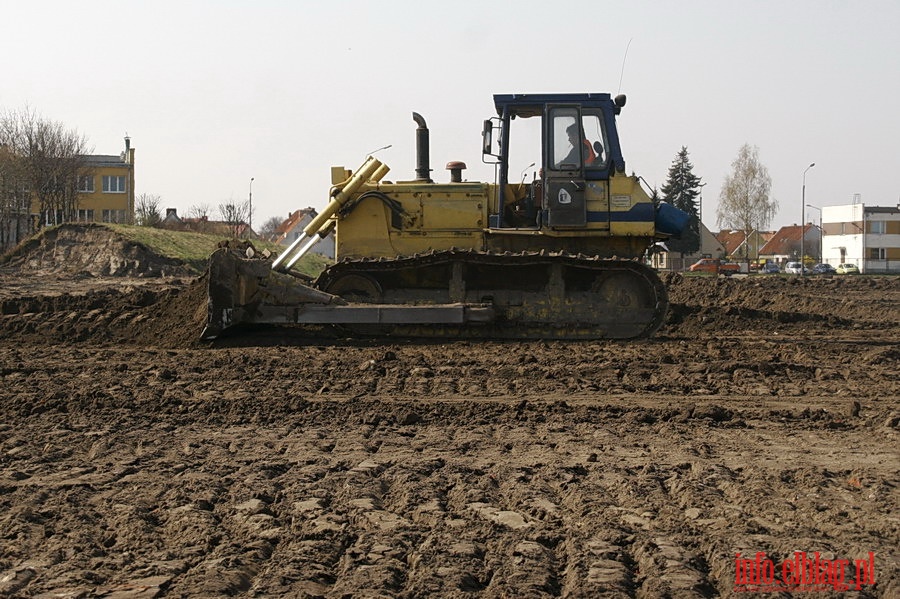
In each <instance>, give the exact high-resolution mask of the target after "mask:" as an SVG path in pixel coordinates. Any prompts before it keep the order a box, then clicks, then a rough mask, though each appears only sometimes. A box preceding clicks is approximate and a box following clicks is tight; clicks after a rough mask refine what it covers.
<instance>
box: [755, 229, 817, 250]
mask: <svg viewBox="0 0 900 599" xmlns="http://www.w3.org/2000/svg"><path fill="white" fill-rule="evenodd" d="M810 227H812V225H806V227H801V226H800V225H789V226H787V227H781V228H780V229H778V231H777V232H776V233H775V234H774V235H773V236H772V238H771V239H769V240H768V241H767V242H766V244H765V245H764V246H762V247H761V248H759V253H760V254H762V255H765V256H781V255H786V254H790V253H791V251H792V250H793V249H794V248H796V247H797V246H798V245H799V244H800V236H801V234H802V231H803V230H804V229H809V228H810Z"/></svg>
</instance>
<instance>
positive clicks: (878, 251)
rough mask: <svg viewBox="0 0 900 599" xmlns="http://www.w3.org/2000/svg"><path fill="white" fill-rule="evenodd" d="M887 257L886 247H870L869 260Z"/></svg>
mask: <svg viewBox="0 0 900 599" xmlns="http://www.w3.org/2000/svg"><path fill="white" fill-rule="evenodd" d="M885 257H886V254H885V251H884V248H869V260H884V259H885Z"/></svg>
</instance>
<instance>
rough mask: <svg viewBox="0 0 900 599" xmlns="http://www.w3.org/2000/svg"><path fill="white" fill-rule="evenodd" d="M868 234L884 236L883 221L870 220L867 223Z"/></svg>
mask: <svg viewBox="0 0 900 599" xmlns="http://www.w3.org/2000/svg"><path fill="white" fill-rule="evenodd" d="M869 233H872V234H874V235H884V221H883V220H870V221H869Z"/></svg>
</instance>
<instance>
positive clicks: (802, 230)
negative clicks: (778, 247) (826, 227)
mask: <svg viewBox="0 0 900 599" xmlns="http://www.w3.org/2000/svg"><path fill="white" fill-rule="evenodd" d="M814 166H816V163H815V162H813V163H812V164H810V165H809V166H808V167H806V170H805V171H803V190H802V191H801V193H800V276H801V277H802V276H803V238H804V237H806V171H808V170H809V169H811V168H812V167H814Z"/></svg>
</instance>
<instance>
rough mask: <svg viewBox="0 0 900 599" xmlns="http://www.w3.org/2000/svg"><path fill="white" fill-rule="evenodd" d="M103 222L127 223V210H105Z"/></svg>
mask: <svg viewBox="0 0 900 599" xmlns="http://www.w3.org/2000/svg"><path fill="white" fill-rule="evenodd" d="M103 222H105V223H118V224H125V211H124V210H104V211H103Z"/></svg>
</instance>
